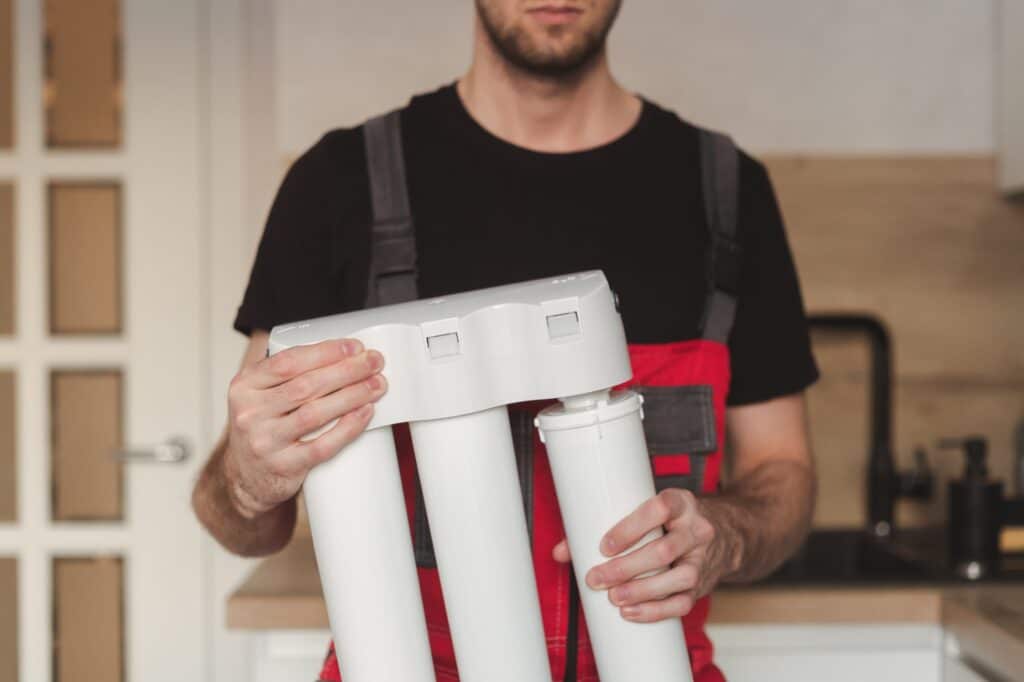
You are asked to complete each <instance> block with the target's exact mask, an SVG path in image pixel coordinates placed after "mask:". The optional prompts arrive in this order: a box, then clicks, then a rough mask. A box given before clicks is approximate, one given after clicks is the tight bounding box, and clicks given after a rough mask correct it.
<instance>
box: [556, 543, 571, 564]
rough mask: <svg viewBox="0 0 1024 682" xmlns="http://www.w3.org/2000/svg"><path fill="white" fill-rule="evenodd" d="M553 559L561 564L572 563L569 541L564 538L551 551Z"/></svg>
mask: <svg viewBox="0 0 1024 682" xmlns="http://www.w3.org/2000/svg"><path fill="white" fill-rule="evenodd" d="M551 557H552V558H553V559H554V560H555V561H557V562H558V563H560V564H567V563H569V562H570V561H572V556H570V554H569V541H568V540H566V539H565V538H562V541H561V542H559V543H558V544H557V545H555V546H554V548H553V549H552V550H551Z"/></svg>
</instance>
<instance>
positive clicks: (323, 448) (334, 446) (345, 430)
mask: <svg viewBox="0 0 1024 682" xmlns="http://www.w3.org/2000/svg"><path fill="white" fill-rule="evenodd" d="M373 408H374V406H373V403H367V404H366V405H363V406H362V407H360V408H359V409H357V410H353V411H352V412H349V413H348V414H346V415H345V416H343V417H342V418H341V419H339V420H338V422H337V423H336V424H335V425H334V426H332V427H331V428H330V429H328V430H327V431H325V432H324V433H322V434H320V435H319V436H318V437H317V438H314V439H313V440H311V441H305V442H299V443H296V444H295V445H294V446H292V447H291V448H289V449H288V450H286V451H285V453H284V454H285V455H286V456H287V457H288V458H289V459H290V460H291V461H292V462H293V463H294V464H295V465H296V466H298V467H301V468H302V469H303V470H306V471H308V470H309V469H312V468H313V467H315V466H316V465H317V464H320V463H321V462H325V461H326V460H328V459H330V458H331V457H334V456H335V455H336V454H338V452H339V451H340V450H341V449H342V448H344V447H345V446H346V445H348V444H349V443H351V442H352V441H354V440H355V439H356V438H358V437H359V435H360V434H361V433H362V432H363V431H364V430H365V429H366V425H367V424H369V423H370V418H371V417H373Z"/></svg>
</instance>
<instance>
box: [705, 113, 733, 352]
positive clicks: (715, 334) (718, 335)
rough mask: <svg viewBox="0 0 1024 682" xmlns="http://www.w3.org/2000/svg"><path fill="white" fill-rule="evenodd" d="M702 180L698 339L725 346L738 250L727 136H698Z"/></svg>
mask: <svg viewBox="0 0 1024 682" xmlns="http://www.w3.org/2000/svg"><path fill="white" fill-rule="evenodd" d="M700 162H701V178H702V185H703V193H704V209H705V212H706V218H707V224H708V229H709V231H710V242H709V246H708V292H709V293H708V297H707V302H706V303H705V305H704V319H703V320H702V321H701V327H700V329H701V338H704V339H709V340H711V341H718V342H721V343H725V342H726V341H728V339H729V333H730V332H731V331H732V325H733V322H734V321H735V319H736V294H737V292H738V291H739V271H740V248H739V243H738V242H737V240H736V223H737V218H738V215H737V214H738V210H739V185H740V178H739V151H738V150H737V149H736V145H735V144H733V141H732V140H731V139H730V138H729V137H727V136H726V135H722V134H720V133H715V132H711V131H709V130H702V131H701V132H700Z"/></svg>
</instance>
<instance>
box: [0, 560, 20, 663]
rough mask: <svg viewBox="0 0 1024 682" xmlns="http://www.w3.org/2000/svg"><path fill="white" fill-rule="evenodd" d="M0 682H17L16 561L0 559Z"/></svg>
mask: <svg viewBox="0 0 1024 682" xmlns="http://www.w3.org/2000/svg"><path fill="white" fill-rule="evenodd" d="M0 682H18V561H17V559H13V558H10V557H0Z"/></svg>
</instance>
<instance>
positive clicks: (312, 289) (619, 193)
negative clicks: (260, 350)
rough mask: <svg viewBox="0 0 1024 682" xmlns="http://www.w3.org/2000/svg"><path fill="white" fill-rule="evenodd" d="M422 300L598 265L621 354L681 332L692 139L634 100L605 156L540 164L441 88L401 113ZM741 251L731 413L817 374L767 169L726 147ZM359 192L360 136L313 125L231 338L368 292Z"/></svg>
mask: <svg viewBox="0 0 1024 682" xmlns="http://www.w3.org/2000/svg"><path fill="white" fill-rule="evenodd" d="M402 134H403V144H404V146H405V159H406V170H407V176H408V183H409V200H410V204H411V207H412V214H413V218H414V220H415V225H416V240H417V254H418V268H419V280H418V284H419V293H420V296H423V297H433V296H441V295H445V294H451V293H456V292H460V291H467V290H472V289H479V288H482V287H489V286H496V285H499V284H508V283H511V282H518V281H524V280H529V279H535V278H540V277H548V276H551V275H557V274H564V273H569V272H575V271H580V270H589V269H600V270H603V271H604V273H605V275H606V276H607V277H608V280H609V282H610V284H611V286H612V288H613V289H614V290H615V292H616V293H617V294H618V295H619V299H620V308H621V312H622V319H623V324H624V325H625V329H626V337H627V339H628V340H629V342H631V343H666V342H672V341H681V340H685V339H691V338H696V337H698V336H699V332H698V325H699V323H700V319H701V314H702V312H703V307H704V304H705V300H706V297H707V276H706V267H707V262H706V254H707V246H708V241H709V236H708V231H707V226H706V221H705V218H704V206H703V200H702V196H701V174H700V161H699V148H698V135H697V128H695V127H694V126H693V125H691V124H689V123H687V122H685V121H683V120H681V119H680V118H679V117H678V116H676V114H674V113H673V112H670V111H667V110H665V109H662V108H660V107H658V106H657V105H655V104H653V103H651V102H649V101H646V100H644V102H643V108H642V111H641V114H640V117H639V119H638V121H637V123H636V124H635V125H634V126H633V127H632V128H631V129H629V130H628V131H627V132H626V133H625V134H623V135H622V136H621V137H619V138H617V139H615V140H613V141H612V142H610V143H608V144H605V145H603V146H600V147H597V148H594V149H589V150H585V151H580V152H572V153H565V154H563V153H542V152H535V151H530V150H527V149H524V148H522V147H518V146H516V145H513V144H510V143H508V142H505V141H503V140H501V139H500V138H498V137H496V136H494V135H492V134H491V133H489V132H488V131H487V130H486V129H484V128H483V127H482V126H480V124H479V123H477V122H476V121H475V120H474V119H473V118H472V116H470V114H469V112H468V111H467V110H466V109H465V107H464V106H463V104H462V102H461V100H460V98H459V96H458V94H457V92H456V90H455V88H454V86H452V85H449V86H446V87H443V88H441V89H439V90H437V91H435V92H432V93H429V94H426V95H419V96H416V97H413V99H412V101H411V102H410V104H409V106H408V108H407V109H405V110H404V111H403V112H402ZM740 184H741V190H740V206H739V225H738V228H737V230H738V238H739V240H740V243H741V244H742V247H743V257H742V260H741V263H740V268H741V270H740V290H739V294H738V305H737V311H736V322H735V326H734V328H733V331H732V335H731V337H730V339H729V348H730V351H731V357H732V383H731V386H730V395H729V404H730V405H740V404H748V403H755V402H760V401H763V400H768V399H770V398H774V397H777V396H781V395H786V394H789V393H795V392H797V391H801V390H803V389H804V388H806V387H807V386H808V385H809V384H811V383H812V382H813V381H814V380H815V379H816V378H817V369H816V367H815V363H814V359H813V357H812V355H811V350H810V343H809V339H808V332H807V322H806V319H805V316H804V310H803V304H802V302H801V298H800V288H799V283H798V281H797V276H796V271H795V269H794V267H793V259H792V256H791V254H790V250H789V246H788V244H787V242H786V235H785V232H784V229H783V225H782V218H781V215H780V213H779V209H778V206H777V204H776V201H775V195H774V192H773V190H772V186H771V182H770V181H769V179H768V174H767V173H766V171H765V169H764V167H763V166H762V165H761V164H760V163H758V162H757V161H755V160H754V159H752V158H751V157H749V156H747V155H746V154H741V161H740ZM370 221H371V209H370V196H369V182H368V179H367V174H366V152H365V150H364V148H363V131H362V128H361V127H358V128H350V129H339V130H333V131H331V132H328V133H327V134H326V135H324V137H323V138H321V139H320V141H319V142H317V143H316V144H315V145H314V146H313V147H312V148H310V149H309V150H308V151H307V152H306V153H305V154H303V155H302V156H301V157H300V158H299V159H298V160H297V161H296V162H295V163H294V164H293V166H292V167H291V169H290V170H289V172H288V174H287V176H286V177H285V179H284V182H283V183H282V185H281V187H280V189H279V191H278V195H277V197H276V199H275V201H274V204H273V208H272V209H271V211H270V216H269V218H268V220H267V225H266V229H265V231H264V234H263V238H262V241H261V243H260V246H259V251H258V253H257V256H256V262H255V264H254V266H253V269H252V274H251V277H250V280H249V286H248V288H247V289H246V292H245V298H244V300H243V301H242V305H241V307H240V308H239V310H238V317H237V318H236V320H235V328H236V329H237V330H239V331H241V332H243V333H246V334H248V333H250V332H251V331H252V330H253V329H270V328H271V327H273V326H274V325H276V324H280V323H283V322H292V321H296V320H301V319H307V318H312V317H319V316H322V315H329V314H333V313H338V312H346V311H351V310H357V309H359V308H360V307H362V305H363V302H364V300H365V297H366V286H367V277H368V267H369V265H368V264H369V249H370V241H369V238H370Z"/></svg>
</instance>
